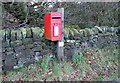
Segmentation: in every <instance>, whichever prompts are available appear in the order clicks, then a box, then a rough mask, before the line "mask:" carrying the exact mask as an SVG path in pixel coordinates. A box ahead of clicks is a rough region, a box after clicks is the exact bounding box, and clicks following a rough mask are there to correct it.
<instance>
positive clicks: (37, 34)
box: [31, 27, 41, 39]
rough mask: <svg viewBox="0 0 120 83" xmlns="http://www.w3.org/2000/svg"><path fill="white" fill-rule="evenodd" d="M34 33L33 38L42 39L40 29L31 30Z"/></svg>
mask: <svg viewBox="0 0 120 83" xmlns="http://www.w3.org/2000/svg"><path fill="white" fill-rule="evenodd" d="M31 29H32V33H33V38H34V39H35V38H40V33H41V30H40V28H39V27H35V28H31Z"/></svg>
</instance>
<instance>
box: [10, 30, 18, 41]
mask: <svg viewBox="0 0 120 83" xmlns="http://www.w3.org/2000/svg"><path fill="white" fill-rule="evenodd" d="M16 32H17V31H16V30H11V38H10V39H11V40H12V41H15V40H16V37H17V35H16Z"/></svg>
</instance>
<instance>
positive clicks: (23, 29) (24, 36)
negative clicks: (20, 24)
mask: <svg viewBox="0 0 120 83" xmlns="http://www.w3.org/2000/svg"><path fill="white" fill-rule="evenodd" d="M20 30H21V32H22V36H23V38H26V33H27V32H26V28H20Z"/></svg>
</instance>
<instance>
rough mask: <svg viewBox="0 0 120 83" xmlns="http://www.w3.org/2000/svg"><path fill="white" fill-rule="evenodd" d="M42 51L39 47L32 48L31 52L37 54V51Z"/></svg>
mask: <svg viewBox="0 0 120 83" xmlns="http://www.w3.org/2000/svg"><path fill="white" fill-rule="evenodd" d="M42 50H43V49H42V47H41V46H40V47H34V48H33V51H34V52H39V51H42Z"/></svg>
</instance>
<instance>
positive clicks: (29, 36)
mask: <svg viewBox="0 0 120 83" xmlns="http://www.w3.org/2000/svg"><path fill="white" fill-rule="evenodd" d="M26 37H27V38H31V37H32V32H31V28H26Z"/></svg>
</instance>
